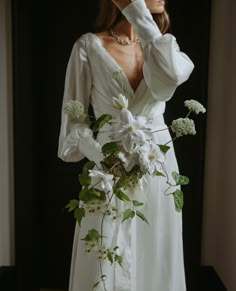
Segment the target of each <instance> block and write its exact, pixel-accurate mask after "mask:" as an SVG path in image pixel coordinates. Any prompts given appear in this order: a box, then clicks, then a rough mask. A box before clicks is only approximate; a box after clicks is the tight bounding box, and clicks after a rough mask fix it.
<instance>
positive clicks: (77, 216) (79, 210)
mask: <svg viewBox="0 0 236 291" xmlns="http://www.w3.org/2000/svg"><path fill="white" fill-rule="evenodd" d="M83 217H85V210H84V208H83V207H81V208H77V209H75V211H74V218H75V219H76V220H77V221H78V223H79V226H81V221H82V219H83Z"/></svg>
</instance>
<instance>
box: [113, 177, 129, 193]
mask: <svg viewBox="0 0 236 291" xmlns="http://www.w3.org/2000/svg"><path fill="white" fill-rule="evenodd" d="M129 179H130V177H129V176H122V177H120V179H119V181H118V182H117V183H116V187H115V191H116V190H117V189H119V188H124V189H125V188H126V187H127V186H128V185H129Z"/></svg>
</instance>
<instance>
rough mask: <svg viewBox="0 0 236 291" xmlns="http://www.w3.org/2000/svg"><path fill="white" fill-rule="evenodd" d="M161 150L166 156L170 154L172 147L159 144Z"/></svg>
mask: <svg viewBox="0 0 236 291" xmlns="http://www.w3.org/2000/svg"><path fill="white" fill-rule="evenodd" d="M159 148H160V150H161V151H162V152H163V153H164V154H166V153H167V152H168V150H169V149H170V147H169V146H168V145H165V144H159Z"/></svg>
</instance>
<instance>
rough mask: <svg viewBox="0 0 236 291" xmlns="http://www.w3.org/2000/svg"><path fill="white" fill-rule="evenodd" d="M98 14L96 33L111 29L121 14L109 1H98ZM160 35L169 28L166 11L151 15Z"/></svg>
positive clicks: (121, 16) (120, 17)
mask: <svg viewBox="0 0 236 291" xmlns="http://www.w3.org/2000/svg"><path fill="white" fill-rule="evenodd" d="M99 8H100V9H99V14H98V17H97V21H96V32H101V31H105V30H108V29H110V28H112V27H113V26H114V25H116V24H117V23H118V22H119V21H120V20H121V19H122V18H124V16H123V14H122V13H121V12H120V10H119V9H118V7H117V6H116V5H115V4H114V3H113V2H112V1H111V0H100V5H99ZM152 16H153V19H154V21H155V22H156V23H157V25H158V27H159V29H160V31H161V33H165V32H167V31H168V29H169V27H170V20H169V15H168V13H167V12H166V11H164V12H163V13H161V14H152Z"/></svg>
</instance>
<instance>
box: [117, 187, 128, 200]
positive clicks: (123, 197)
mask: <svg viewBox="0 0 236 291" xmlns="http://www.w3.org/2000/svg"><path fill="white" fill-rule="evenodd" d="M114 194H115V195H116V197H117V198H119V199H120V200H122V201H130V199H129V197H128V196H127V195H126V194H125V193H124V192H123V191H122V190H121V189H118V190H116V192H114Z"/></svg>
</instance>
